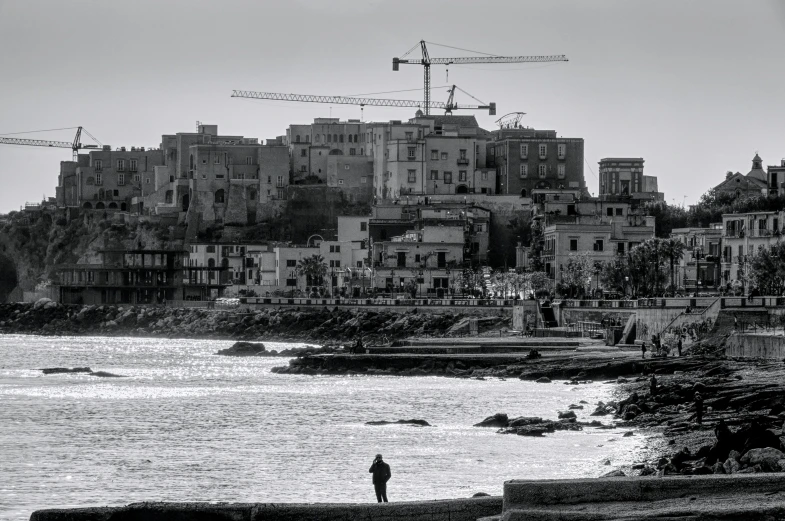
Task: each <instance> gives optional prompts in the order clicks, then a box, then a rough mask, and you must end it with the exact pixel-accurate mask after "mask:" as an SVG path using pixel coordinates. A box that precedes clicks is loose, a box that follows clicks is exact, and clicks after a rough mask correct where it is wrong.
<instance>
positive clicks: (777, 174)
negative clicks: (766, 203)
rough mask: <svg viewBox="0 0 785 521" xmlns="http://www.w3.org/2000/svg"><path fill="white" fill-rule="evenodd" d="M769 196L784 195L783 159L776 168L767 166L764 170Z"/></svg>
mask: <svg viewBox="0 0 785 521" xmlns="http://www.w3.org/2000/svg"><path fill="white" fill-rule="evenodd" d="M766 179H767V182H768V185H769V195H785V159H781V160H780V164H779V165H778V166H775V165H769V166H768V167H767V169H766Z"/></svg>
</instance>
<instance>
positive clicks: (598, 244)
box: [594, 239, 605, 251]
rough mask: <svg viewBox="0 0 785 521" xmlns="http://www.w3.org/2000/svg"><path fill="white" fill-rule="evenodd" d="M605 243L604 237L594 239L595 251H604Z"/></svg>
mask: <svg viewBox="0 0 785 521" xmlns="http://www.w3.org/2000/svg"><path fill="white" fill-rule="evenodd" d="M604 250H605V245H604V244H603V240H602V239H594V251H604Z"/></svg>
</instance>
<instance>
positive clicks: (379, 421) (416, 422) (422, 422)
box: [365, 420, 431, 427]
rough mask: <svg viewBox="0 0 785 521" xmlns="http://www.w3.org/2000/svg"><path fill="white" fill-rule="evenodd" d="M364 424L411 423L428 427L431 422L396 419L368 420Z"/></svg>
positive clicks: (415, 425)
mask: <svg viewBox="0 0 785 521" xmlns="http://www.w3.org/2000/svg"><path fill="white" fill-rule="evenodd" d="M365 425H412V426H414V427H430V426H431V424H430V423H428V422H427V421H425V420H396V421H386V420H378V421H369V422H365Z"/></svg>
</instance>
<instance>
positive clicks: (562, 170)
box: [556, 163, 567, 179]
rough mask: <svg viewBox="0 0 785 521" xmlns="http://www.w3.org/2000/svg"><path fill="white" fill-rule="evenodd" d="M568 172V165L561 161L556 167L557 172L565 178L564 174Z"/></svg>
mask: <svg viewBox="0 0 785 521" xmlns="http://www.w3.org/2000/svg"><path fill="white" fill-rule="evenodd" d="M566 172H567V169H566V166H565V165H564V163H560V164H559V165H558V166H557V167H556V173H557V174H558V175H559V179H564V176H565V175H566Z"/></svg>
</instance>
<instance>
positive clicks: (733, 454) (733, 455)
mask: <svg viewBox="0 0 785 521" xmlns="http://www.w3.org/2000/svg"><path fill="white" fill-rule="evenodd" d="M740 457H741V454H739V451H737V450H732V451H730V452H729V453H728V458H730V459H734V460H736V461H739V458H740Z"/></svg>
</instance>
